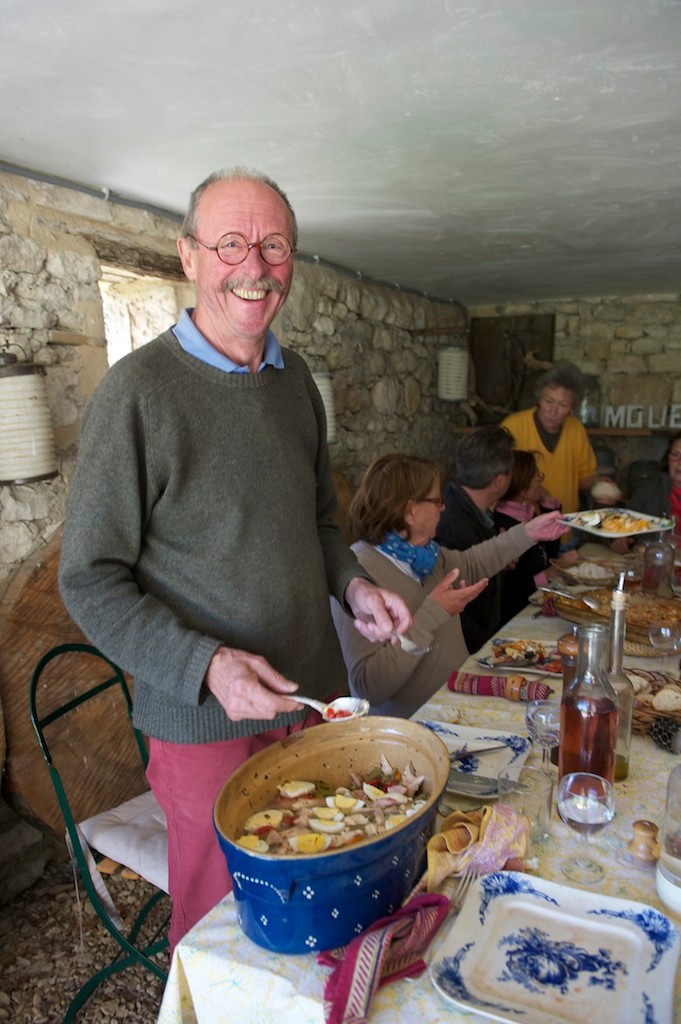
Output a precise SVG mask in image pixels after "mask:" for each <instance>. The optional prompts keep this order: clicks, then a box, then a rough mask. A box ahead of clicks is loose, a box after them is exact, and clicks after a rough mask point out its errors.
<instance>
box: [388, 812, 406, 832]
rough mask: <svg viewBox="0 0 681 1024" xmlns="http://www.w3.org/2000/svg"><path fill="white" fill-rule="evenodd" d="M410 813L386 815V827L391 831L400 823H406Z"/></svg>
mask: <svg viewBox="0 0 681 1024" xmlns="http://www.w3.org/2000/svg"><path fill="white" fill-rule="evenodd" d="M407 817H408V815H406V814H389V815H386V819H385V827H386V830H387V831H388V832H389V831H390V829H391V828H397V826H398V825H404V823H405V821H406V820H407Z"/></svg>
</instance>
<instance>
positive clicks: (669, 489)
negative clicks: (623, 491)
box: [627, 430, 681, 533]
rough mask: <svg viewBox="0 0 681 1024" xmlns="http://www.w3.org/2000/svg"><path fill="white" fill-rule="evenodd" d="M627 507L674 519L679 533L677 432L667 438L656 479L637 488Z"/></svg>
mask: <svg viewBox="0 0 681 1024" xmlns="http://www.w3.org/2000/svg"><path fill="white" fill-rule="evenodd" d="M627 504H628V505H629V507H630V508H632V509H635V511H636V512H645V514H646V515H649V516H675V517H676V533H681V430H677V431H676V433H675V434H672V436H671V437H670V438H669V447H668V448H667V451H666V452H665V454H664V456H663V458H662V461H661V463H660V474H659V476H658V477H656V478H655V479H654V480H650V481H648V482H647V483H645V484H643V486H642V487H639V488H637V489H636V490H635V491H634V493H633V494H632V495H631V497H630V499H629V501H628V502H627Z"/></svg>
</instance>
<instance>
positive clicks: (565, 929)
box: [430, 871, 680, 1024]
mask: <svg viewBox="0 0 681 1024" xmlns="http://www.w3.org/2000/svg"><path fill="white" fill-rule="evenodd" d="M679 942H680V940H679V932H678V930H677V927H676V926H675V924H674V923H673V922H672V921H671V920H670V919H669V918H668V917H666V916H665V915H664V914H662V913H661V912H660V911H659V910H655V909H654V908H653V907H649V906H646V905H645V904H643V903H635V902H633V901H631V900H623V899H617V898H615V897H613V896H601V895H599V894H597V893H595V892H589V891H584V890H581V889H573V888H570V887H568V886H565V885H559V884H558V883H556V882H548V881H545V880H544V879H542V878H535V877H533V876H531V875H526V874H521V873H519V872H515V871H500V872H495V873H493V874H490V875H484V876H483V877H482V878H479V879H477V880H476V881H475V882H474V883H473V885H472V887H471V889H470V891H469V893H468V895H467V897H466V900H465V902H464V905H463V907H462V909H461V912H460V914H459V915H458V917H457V918H456V919H455V921H454V922H453V924H452V925H451V927H450V930H449V932H448V934H447V935H446V937H445V938H444V941H443V942H442V943H441V945H439V947H438V950H437V953H436V954H435V958H434V960H433V962H432V964H431V966H430V978H431V981H432V982H433V985H434V986H435V988H436V989H437V990H438V992H439V993H440V994H441V996H442V997H443V998H444V999H445V1000H446V1001H447V1002H448V1003H450V1004H452V1005H453V1006H455V1007H457V1009H464V1010H467V1011H469V1012H472V1013H476V1014H480V1015H481V1016H482V1017H486V1018H488V1019H490V1020H495V1021H502V1022H504V1024H516V1022H522V1024H546V1022H547V1021H560V1022H561V1024H584V1021H591V1020H604V1021H622V1022H624V1021H626V1022H630V1024H634V1022H637V1024H638V1022H640V1024H646V1022H649V1021H654V1022H655V1024H671V1021H672V1007H673V999H674V975H675V973H676V965H677V962H678V958H679Z"/></svg>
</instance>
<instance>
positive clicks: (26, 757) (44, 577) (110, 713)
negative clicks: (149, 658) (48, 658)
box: [0, 531, 147, 835]
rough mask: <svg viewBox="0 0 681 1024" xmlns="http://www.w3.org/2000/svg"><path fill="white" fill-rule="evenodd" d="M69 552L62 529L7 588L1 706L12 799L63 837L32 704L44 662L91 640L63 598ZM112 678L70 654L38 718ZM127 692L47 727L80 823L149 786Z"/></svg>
mask: <svg viewBox="0 0 681 1024" xmlns="http://www.w3.org/2000/svg"><path fill="white" fill-rule="evenodd" d="M60 550H61V531H58V532H57V533H55V534H54V535H53V536H52V537H51V539H50V540H49V541H48V543H47V544H46V545H45V546H44V547H42V548H41V549H40V551H38V552H37V553H36V554H34V555H33V556H32V557H31V558H29V559H27V560H26V561H25V562H24V563H23V564H22V565H21V566H20V567H19V569H18V570H16V572H15V573H14V574H13V575H12V576H10V578H9V579H8V580H6V581H4V583H3V584H2V586H1V587H0V703H1V705H2V708H3V712H4V721H5V738H6V747H7V749H6V759H5V774H4V779H3V789H2V795H3V797H4V798H5V800H6V801H7V803H8V804H9V805H10V806H11V807H12V808H13V810H15V811H16V812H17V813H18V814H20V815H21V816H22V817H24V818H26V819H27V820H28V821H30V822H31V823H32V824H36V825H39V826H45V827H47V828H49V829H51V830H53V831H54V832H56V833H58V834H59V835H63V832H64V825H63V818H62V814H61V810H60V808H59V804H58V802H57V798H56V795H55V793H54V789H53V786H52V783H51V780H50V776H49V772H48V769H47V766H46V764H45V762H44V760H43V756H42V754H41V751H40V748H39V746H38V741H37V739H36V735H35V732H34V730H33V726H32V724H31V720H30V717H29V701H28V696H29V684H30V680H31V676H32V674H33V670H34V668H35V665H36V663H37V662H38V660H39V659H40V658H41V657H42V656H43V655H44V654H46V653H47V651H48V650H50V649H51V648H52V647H56V646H57V645H58V644H63V643H83V642H86V640H85V637H84V636H83V634H82V633H81V631H80V630H79V629H78V627H77V626H76V625H75V623H74V622H73V621H72V619H71V618H70V616H69V614H68V612H67V611H66V608H65V607H64V604H63V603H62V600H61V598H60V596H59V591H58V587H57V571H58V566H59V552H60ZM110 675H111V671H110V669H109V668H108V666H106V664H105V663H104V662H101V661H99V660H98V659H97V660H95V659H93V658H92V657H90V656H86V655H81V654H68V655H65V656H64V657H63V658H59V659H56V660H55V661H54V662H51V663H50V665H49V666H48V669H47V670H46V672H45V674H44V675H43V677H42V681H41V685H40V690H39V701H38V714H39V715H41V716H42V715H45V714H47V713H48V712H50V711H51V710H53V709H54V708H56V707H57V706H59V705H60V704H63V703H64V702H65V701H67V700H70V699H71V698H72V697H73V696H75V695H76V694H77V693H78V692H80V691H81V690H82V689H83V688H84V686H85V684H88V685H89V684H91V683H92V682H93V681H95V680H98V681H101V680H103V679H105V678H109V677H110ZM118 693H119V691H118V688H116V690H115V698H114V690H113V689H112V690H110V691H107V694H106V695H105V696H102V697H101V698H97V700H96V701H93V702H92V703H91V704H87V705H83V706H82V707H81V708H79V709H78V710H77V711H75V712H73V713H72V714H70V715H69V716H67V717H66V718H64V719H63V720H58V721H56V722H54V723H53V724H52V725H51V726H49V727H48V728H47V730H46V738H47V742H48V745H49V747H50V750H51V752H52V754H53V760H54V764H55V766H56V767H57V769H58V771H59V772H60V774H61V775H62V780H63V782H64V784H65V786H66V789H67V792H68V794H69V798H70V800H71V801H72V806H73V811H74V817H75V818H76V820H77V821H81V820H83V818H86V817H88V816H89V815H90V814H94V813H95V812H96V811H100V810H103V809H105V808H107V807H114V806H116V804H118V803H121V802H122V801H123V800H126V799H129V798H130V797H132V796H136V795H137V794H138V793H140V792H142V790H144V789H146V788H147V785H146V782H145V778H144V773H143V771H142V768H141V762H140V757H139V753H138V751H137V748H136V745H135V743H134V738H133V732H132V727H131V725H130V721H129V719H128V717H127V714H126V712H125V708H124V702H123V700H122V698H119V697H118Z"/></svg>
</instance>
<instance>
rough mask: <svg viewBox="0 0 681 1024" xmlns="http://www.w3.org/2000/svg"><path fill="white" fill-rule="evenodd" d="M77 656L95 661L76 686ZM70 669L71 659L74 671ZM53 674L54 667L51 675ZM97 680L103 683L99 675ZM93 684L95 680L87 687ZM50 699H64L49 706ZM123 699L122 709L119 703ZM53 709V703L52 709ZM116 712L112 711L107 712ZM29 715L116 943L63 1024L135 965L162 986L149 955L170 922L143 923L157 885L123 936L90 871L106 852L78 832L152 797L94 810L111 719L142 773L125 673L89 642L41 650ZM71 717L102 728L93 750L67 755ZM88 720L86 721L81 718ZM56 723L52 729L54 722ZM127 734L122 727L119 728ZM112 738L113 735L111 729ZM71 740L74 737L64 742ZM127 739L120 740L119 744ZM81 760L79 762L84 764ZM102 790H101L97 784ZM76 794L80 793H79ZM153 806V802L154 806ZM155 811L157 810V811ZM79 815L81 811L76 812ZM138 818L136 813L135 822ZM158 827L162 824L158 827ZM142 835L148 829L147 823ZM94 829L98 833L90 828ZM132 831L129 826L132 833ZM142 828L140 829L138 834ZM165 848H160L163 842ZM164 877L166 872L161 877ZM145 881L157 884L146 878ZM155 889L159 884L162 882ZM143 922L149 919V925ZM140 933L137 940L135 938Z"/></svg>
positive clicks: (108, 766) (70, 840) (92, 895)
mask: <svg viewBox="0 0 681 1024" xmlns="http://www.w3.org/2000/svg"><path fill="white" fill-rule="evenodd" d="M75 653H77V654H79V655H80V657H79V659H77V662H78V671H77V672H76V671H75V670H72V671H69V670H68V668H69V666H65V665H64V664H60V665H59V666H58V685H55V686H53V685H52V679H51V678H50V679H49V681H48V678H47V676H45V675H44V674H45V673H46V670H47V668H48V666H49V665H51V664H52V663H53V662H54V660H55V659H60V658H64V657H66V656H69V655H72V654H75ZM83 656H88V658H92V659H94V661H93V662H92V665H93V670H92V672H91V673H90V670H89V661H88V660H87V659H86V662H87V664H86V672H85V675H86V677H87V682H83V681H82V680H83V675H84V673H83ZM72 668H75V659H74V666H73V667H72ZM56 672H57V670H55V674H56ZM102 675H104V678H102ZM93 679H94V682H93ZM65 695H66V696H68V699H66V700H63V698H64V696H65ZM57 701H63V702H61V703H58V704H57V703H56V702H57ZM96 701H103V702H104V704H103V705H100V707H99V709H97V708H96V705H95V704H94V703H93V702H96ZM121 702H122V705H121ZM55 704H56V706H55ZM38 705H40V707H41V709H45V710H44V711H42V713H39V711H38ZM114 709H115V710H114ZM95 710H97V713H98V714H99V715H100V717H99V718H98V719H97V718H95V717H93V715H94V712H95ZM30 715H31V722H32V724H33V728H34V730H35V733H36V736H37V738H38V743H39V745H40V749H41V751H42V755H43V757H44V759H45V762H46V764H47V767H48V769H49V774H50V778H51V780H52V784H53V786H54V789H55V793H56V795H57V799H58V801H59V806H60V808H61V813H62V815H63V817H64V824H65V826H66V837H67V845H68V847H69V850H70V852H71V856H72V859H73V861H74V863H75V865H76V867H77V869H78V872H79V874H80V877H81V880H82V884H83V887H84V889H85V892H86V893H87V896H88V898H89V900H90V902H91V904H92V906H93V907H94V909H95V911H96V913H97V915H98V917H99V918H100V920H101V921H102V923H103V924H104V926H105V928H106V929H107V930H108V931H109V932H110V934H111V935H112V936H113V938H114V939H115V940H116V942H117V943H118V945H119V946H120V947H121V948H120V952H119V953H118V955H117V956H116V957H115V959H114V960H113V961H112V962H111V963H110V964H108V965H106V966H105V967H102V968H101V969H100V970H99V971H97V972H96V973H95V974H94V975H93V976H92V977H91V978H89V979H88V981H87V982H86V983H85V984H84V985H83V986H82V988H81V989H80V990H79V992H78V993H77V994H76V996H75V997H74V999H73V1000H72V1002H71V1004H70V1006H69V1008H68V1011H67V1013H66V1016H65V1017H64V1024H69V1022H71V1021H73V1020H74V1019H75V1016H76V1014H77V1013H78V1011H79V1010H80V1009H81V1007H82V1006H83V1004H84V1003H85V1002H86V1000H87V999H89V997H90V996H91V995H92V993H93V992H94V991H95V989H96V988H97V986H98V985H99V984H100V983H101V982H102V981H104V979H105V978H108V977H110V976H111V975H113V974H116V973H118V972H119V971H123V970H125V968H127V967H129V966H131V965H133V964H135V963H140V964H142V965H143V966H144V967H145V968H146V969H147V970H149V971H150V972H151V973H152V974H153V975H155V976H156V977H157V978H160V979H161V980H162V981H164V982H165V980H166V977H167V972H166V971H164V970H163V969H162V968H161V967H160V966H159V965H158V964H157V963H155V962H154V960H153V959H152V957H154V956H155V955H156V954H158V953H159V952H161V951H162V950H164V949H166V948H167V946H168V939H167V936H166V929H167V923H168V918H169V913H168V915H165V916H163V918H162V920H161V921H160V923H159V922H158V921H157V918H158V917H159V914H156V915H154V918H153V919H149V915H150V914H151V912H152V910H153V909H154V908H155V907H156V906H157V904H158V903H159V901H161V900H163V899H164V898H165V896H166V894H165V892H164V891H163V888H162V887H161V888H158V889H157V891H156V892H154V893H153V895H152V896H151V897H150V899H148V900H147V901H146V903H145V904H144V906H143V907H142V908H141V910H140V911H139V913H138V915H137V917H136V919H135V921H134V923H133V924H132V927H131V928H130V930H129V931H127V932H126V931H125V930H124V928H123V924H122V922H121V920H120V917H119V915H118V912H117V910H116V907H115V904H114V902H113V899H112V897H111V894H110V893H109V892H108V890H107V888H106V885H105V884H104V881H103V879H102V876H101V875H100V874H99V872H98V871H97V870H96V864H97V862H98V861H101V859H102V857H104V856H107V851H106V850H102V849H99V848H95V846H94V845H91V844H90V842H88V840H87V839H86V836H85V832H87V834H88V835H91V833H92V827H90V828H88V825H89V826H92V824H93V822H94V823H96V822H97V821H98V820H99V812H100V811H102V810H104V812H105V813H104V815H102V817H104V819H105V822H106V823H107V824H111V818H112V814H113V818H114V820H116V821H117V819H118V818H119V817H121V818H122V819H123V820H124V821H126V824H127V818H128V817H129V816H130V815H129V814H126V813H125V812H126V808H127V807H128V805H129V804H132V805H133V806H134V807H137V806H138V802H139V801H143V802H145V803H147V804H148V803H149V801H151V803H154V801H153V797H152V796H151V794H150V793H147V794H144V795H142V796H141V797H140V796H136V797H135V799H134V800H132V801H126V802H124V803H122V804H120V805H118V806H117V807H115V808H113V809H111V808H106V807H104V808H102V807H96V806H93V799H94V800H96V798H97V793H98V791H99V794H100V797H101V795H102V792H103V787H102V785H101V784H98V781H97V776H98V774H99V775H100V776H102V775H103V776H105V775H106V773H107V772H111V771H112V768H113V769H114V770H115V769H116V766H118V765H120V764H121V762H122V760H123V755H122V753H121V743H120V729H119V730H118V733H117V738H116V740H115V742H114V744H113V747H114V749H112V750H109V751H107V738H108V737H107V731H108V726H109V722H110V721H112V720H113V716H114V715H118V716H119V718H120V716H121V715H123V716H125V715H127V718H128V721H129V724H130V737H129V739H130V743H131V745H132V746H133V747H134V746H136V754H135V753H134V752H133V753H132V754H131V752H130V751H128V752H127V753H126V757H127V759H128V762H129V760H130V757H131V756H132V759H133V761H135V760H136V755H138V756H139V760H140V769H141V771H140V775H142V776H143V772H144V768H146V764H147V760H148V753H147V748H146V745H145V742H144V738H143V736H142V735H141V734H140V733H138V732H137V730H136V729H134V728H133V726H132V699H131V696H130V690H129V687H128V684H127V682H126V679H125V676H124V675H123V672H122V671H121V669H119V668H118V667H117V666H116V665H115V664H114V663H113V662H111V661H109V659H108V658H106V657H104V655H103V654H101V652H100V651H98V650H97V648H95V647H92V646H91V645H89V644H77V643H71V644H61V645H60V646H58V647H54V648H53V649H52V650H50V651H48V652H47V653H46V654H45V655H44V656H43V657H42V658H41V659H40V661H39V662H38V664H37V665H36V667H35V670H34V672H33V675H32V678H31V685H30ZM73 715H78V716H80V720H79V721H80V725H79V728H80V729H81V733H82V729H83V727H85V728H93V727H94V726H93V725H92V724H91V723H94V722H98V723H99V727H98V731H101V735H100V736H97V739H96V743H95V744H94V745H93V750H90V751H89V753H88V754H87V756H83V755H82V754H79V751H78V749H76V750H74V749H73V748H74V745H75V747H76V748H77V747H78V728H75V727H74V726H75V724H76V723H75V722H74V720H73V719H69V718H68V716H73ZM84 716H87V717H84ZM57 723H58V724H57ZM50 727H52V728H53V730H54V735H53V740H54V743H53V748H55V747H56V748H59V753H60V754H61V755H63V756H62V757H61V758H55V757H54V756H53V755H54V753H55V751H54V749H53V750H51V749H50V747H49V746H48V743H47V740H46V738H45V731H46V730H49V729H50ZM125 731H126V732H127V729H126V730H125ZM111 734H112V735H113V730H112V731H111ZM72 736H75V740H74V739H72V738H71V737H72ZM127 738H128V737H127V736H126V739H127ZM56 759H57V760H63V762H64V764H63V765H62V772H60V771H59V770H58V768H57V766H56V764H55V760H56ZM85 762H86V763H85ZM64 769H65V770H66V774H67V775H69V776H70V777H69V778H65V777H64V774H65V771H64ZM83 773H84V774H85V776H86V781H87V786H85V787H84V786H83ZM74 781H79V782H80V788H81V791H82V790H83V789H86V790H87V799H82V798H79V799H77V800H75V801H74V799H73V792H71V795H69V792H68V790H69V789H71V790H72V791H73V789H74V788H75V787H74V785H73V783H74ZM104 788H105V787H104ZM81 796H82V793H81ZM156 808H158V805H156ZM121 809H122V814H121V815H118V814H117V812H118V811H119V810H121ZM158 810H159V813H160V809H158ZM83 812H85V813H83ZM79 815H82V817H87V821H83V822H81V823H82V824H83V826H84V828H81V825H80V824H79V822H78V816H79ZM139 817H140V814H139V813H138V814H137V818H139ZM155 822H156V824H155V831H156V836H155V839H156V840H157V844H158V840H159V838H161V840H163V839H164V835H162V836H160V837H159V834H158V833H159V824H158V816H157V817H156V819H155ZM137 824H139V822H138V821H134V822H133V825H137ZM163 826H164V820H162V823H161V826H160V828H161V830H162V829H163ZM147 830H148V826H147ZM95 831H97V830H96V829H95ZM132 831H133V832H134V828H133V830H132ZM143 831H144V830H143ZM130 838H131V840H132V843H133V845H135V839H136V838H137V837H136V836H135V835H132V834H131V837H130ZM92 842H93V843H95V842H97V840H96V839H94V840H92ZM166 847H167V844H166ZM125 866H126V867H128V868H130V869H131V870H132V871H135V872H138V873H139V874H142V875H143V876H144V877H147V878H148V877H149V874H148V872H147V873H146V874H145V871H144V869H143V870H140V869H139V864H135V863H134V862H133V863H127V862H126V863H125ZM166 878H167V874H166ZM151 880H152V881H156V879H154V878H152V879H151ZM156 884H160V885H161V886H162V885H163V881H162V880H161V882H160V883H158V882H156ZM148 919H149V921H148ZM147 922H148V928H146V929H145V924H147ZM149 929H151V934H150V935H147V934H146V932H147V931H149ZM143 931H144V938H143V937H142V935H143Z"/></svg>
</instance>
